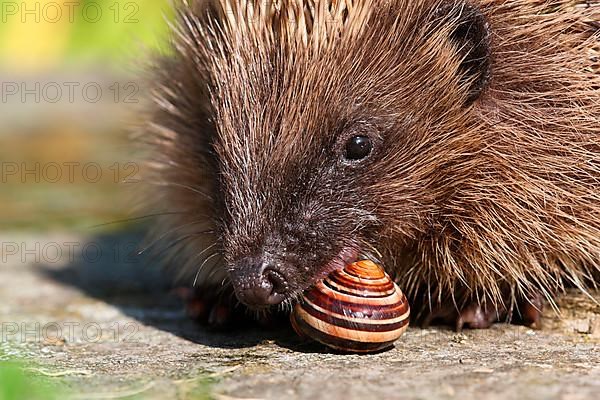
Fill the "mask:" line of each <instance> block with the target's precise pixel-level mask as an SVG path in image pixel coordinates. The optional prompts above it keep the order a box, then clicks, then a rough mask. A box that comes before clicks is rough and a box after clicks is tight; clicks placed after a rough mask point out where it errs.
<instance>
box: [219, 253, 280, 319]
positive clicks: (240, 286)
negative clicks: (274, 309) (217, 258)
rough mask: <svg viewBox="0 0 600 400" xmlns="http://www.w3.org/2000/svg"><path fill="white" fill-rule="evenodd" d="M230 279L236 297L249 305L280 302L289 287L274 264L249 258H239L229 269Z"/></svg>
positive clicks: (268, 304)
mask: <svg viewBox="0 0 600 400" xmlns="http://www.w3.org/2000/svg"><path fill="white" fill-rule="evenodd" d="M231 280H232V282H233V287H234V289H235V294H236V295H237V297H238V299H239V300H240V301H241V302H242V303H244V304H246V305H247V306H250V307H265V306H270V305H274V304H279V303H281V302H282V301H283V300H284V299H285V296H286V293H287V291H288V287H289V285H288V282H287V280H286V278H285V276H284V275H283V274H282V273H281V271H280V269H279V268H277V267H276V266H275V265H273V264H272V263H269V262H264V261H260V262H256V260H251V259H244V260H241V261H240V262H238V263H237V265H236V266H234V267H233V268H232V269H231Z"/></svg>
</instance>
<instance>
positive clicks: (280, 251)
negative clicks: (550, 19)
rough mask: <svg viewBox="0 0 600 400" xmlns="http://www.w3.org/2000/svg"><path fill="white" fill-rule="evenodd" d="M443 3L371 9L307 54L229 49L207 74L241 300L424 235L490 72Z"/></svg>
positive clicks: (475, 38)
mask: <svg viewBox="0 0 600 400" xmlns="http://www.w3.org/2000/svg"><path fill="white" fill-rule="evenodd" d="M430 3H431V4H430ZM432 4H433V5H434V6H435V7H436V8H435V9H431V7H433V6H432ZM439 4H441V3H439V2H437V1H431V2H427V1H424V2H423V4H418V5H415V7H416V8H417V9H418V8H419V7H421V8H422V10H417V11H420V12H415V13H414V15H413V14H410V13H409V15H407V17H406V18H407V19H408V18H410V20H407V21H400V22H398V21H396V19H395V18H396V15H397V10H396V9H394V8H393V7H392V8H390V9H387V10H383V9H382V10H378V11H377V13H380V15H374V14H375V11H373V16H372V19H371V20H370V21H371V22H368V23H367V22H364V21H363V23H365V24H366V25H365V28H364V29H363V30H362V31H361V32H359V33H355V36H353V37H352V38H350V39H348V40H343V36H342V39H339V40H340V43H339V44H337V45H333V44H329V45H327V46H325V48H324V49H323V50H322V51H320V52H318V53H316V54H311V53H310V51H309V50H308V48H304V49H303V48H300V47H295V48H293V49H292V50H290V49H287V50H286V51H274V50H273V49H272V48H267V49H263V48H259V47H257V46H256V45H255V44H253V43H254V42H253V41H248V42H247V43H239V42H236V43H234V44H231V45H230V47H232V48H235V51H234V52H232V53H235V57H233V58H232V59H227V60H223V61H222V65H219V66H218V68H216V69H215V71H216V72H215V73H217V74H221V75H218V77H217V78H216V79H215V80H216V81H217V83H216V85H215V89H214V93H215V94H214V97H213V107H214V109H215V114H216V115H215V120H216V122H217V126H218V127H219V128H218V134H217V137H216V139H215V143H214V145H215V152H216V155H217V168H218V170H219V185H218V186H219V188H220V196H221V199H222V202H221V203H222V205H223V208H222V224H221V235H222V241H223V250H224V256H225V261H226V264H227V267H228V271H229V274H230V278H231V281H232V283H233V286H234V288H235V291H236V294H237V296H238V298H239V300H240V301H242V302H243V303H245V304H247V305H249V306H252V307H257V308H258V307H263V306H268V305H273V304H278V303H281V302H282V301H284V300H287V299H293V298H294V297H295V296H297V295H299V294H300V293H301V292H302V291H303V290H305V289H307V288H308V287H310V286H311V285H312V284H314V283H315V281H316V280H317V279H319V278H322V277H323V276H325V275H326V274H328V273H330V272H331V271H332V270H335V269H338V268H340V267H342V266H343V265H344V264H345V263H348V262H351V261H354V260H356V259H357V258H359V257H370V258H373V257H376V256H377V253H378V252H377V248H378V246H379V244H380V243H381V242H382V241H383V239H384V238H388V239H389V238H396V239H395V240H397V241H398V242H399V244H402V243H403V242H404V243H409V242H410V240H412V239H414V238H415V237H417V236H418V234H419V232H422V231H423V230H425V229H427V224H428V223H429V222H430V221H431V215H432V214H433V213H435V210H436V205H437V204H438V203H439V202H440V201H443V199H444V196H446V195H447V191H448V190H451V189H448V188H447V187H444V185H440V181H443V180H445V179H451V178H450V177H447V176H446V177H444V171H445V170H444V168H446V167H447V165H448V164H452V163H453V162H454V157H457V158H458V157H460V156H461V153H465V151H466V152H468V149H465V147H464V146H465V145H464V143H463V144H462V147H461V148H460V149H459V150H456V151H454V153H453V150H452V149H453V146H455V143H454V142H453V137H455V136H456V135H457V134H458V133H459V132H461V130H462V131H464V130H465V129H466V126H467V124H468V121H467V120H468V116H469V109H470V108H471V107H472V103H473V101H475V100H476V99H477V97H478V96H479V94H480V93H481V91H482V90H483V87H484V86H485V82H486V81H487V78H488V75H489V74H488V73H489V59H488V58H489V52H488V30H487V25H486V23H485V19H484V18H483V17H482V15H481V14H480V13H479V12H478V11H476V10H473V9H472V8H469V7H466V6H464V5H462V6H461V5H460V4H457V5H456V6H452V7H441V6H440V5H439ZM400 6H401V5H399V7H400ZM411 6H412V3H411ZM415 32H419V33H415ZM432 32H434V34H432ZM435 32H439V34H435ZM274 46H277V45H274ZM286 52H287V53H286ZM294 52H295V53H294ZM290 57H291V58H293V60H294V62H290ZM434 155H435V157H432V156H434ZM220 217H221V216H220Z"/></svg>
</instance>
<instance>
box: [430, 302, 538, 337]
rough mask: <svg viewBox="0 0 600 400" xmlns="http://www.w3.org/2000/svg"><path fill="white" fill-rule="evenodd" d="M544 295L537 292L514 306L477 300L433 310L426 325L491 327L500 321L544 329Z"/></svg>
mask: <svg viewBox="0 0 600 400" xmlns="http://www.w3.org/2000/svg"><path fill="white" fill-rule="evenodd" d="M542 310H543V298H542V296H541V295H540V294H539V293H536V294H534V295H532V296H529V297H527V298H520V299H518V300H517V301H516V302H515V306H514V307H505V306H502V305H498V306H493V305H491V304H481V303H479V302H473V303H470V304H468V305H467V306H465V307H463V308H461V309H457V308H456V307H455V306H454V305H451V306H448V307H440V308H437V309H436V310H433V311H431V312H430V313H429V315H428V316H427V317H426V318H425V320H424V325H426V326H427V325H430V324H432V323H436V322H439V323H442V324H445V325H453V326H454V327H455V329H456V330H457V331H461V330H463V329H464V328H468V329H487V328H489V327H491V326H492V325H493V324H494V323H496V322H510V323H513V324H519V325H525V326H527V327H530V328H533V329H540V328H541V318H542Z"/></svg>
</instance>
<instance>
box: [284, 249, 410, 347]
mask: <svg viewBox="0 0 600 400" xmlns="http://www.w3.org/2000/svg"><path fill="white" fill-rule="evenodd" d="M409 314H410V309H409V305H408V301H407V299H406V296H405V295H404V294H403V293H402V291H401V290H400V288H398V285H396V284H395V283H394V282H393V281H392V280H391V279H390V277H389V276H388V275H387V274H386V273H385V271H384V270H383V268H381V267H380V266H378V265H377V264H375V263H373V262H372V261H368V260H365V261H358V262H355V263H353V264H349V265H346V267H345V268H344V269H341V270H338V271H335V272H333V273H332V274H330V275H329V276H328V277H327V278H325V279H324V280H322V281H320V282H318V283H317V284H316V285H315V287H314V288H312V289H311V290H309V291H308V292H306V293H305V294H304V298H303V300H302V301H301V302H299V303H298V304H296V306H295V308H294V311H293V312H292V315H291V322H292V326H293V327H294V330H295V331H296V332H297V333H298V334H299V335H300V336H308V337H309V338H312V339H314V340H316V341H318V342H321V343H323V344H325V345H327V346H329V347H332V348H334V349H338V350H343V351H351V352H373V351H378V350H382V349H385V348H387V347H390V346H391V345H392V344H393V343H394V342H395V341H396V340H397V339H398V338H399V337H400V336H401V335H402V334H403V333H404V331H406V329H407V328H408V317H409Z"/></svg>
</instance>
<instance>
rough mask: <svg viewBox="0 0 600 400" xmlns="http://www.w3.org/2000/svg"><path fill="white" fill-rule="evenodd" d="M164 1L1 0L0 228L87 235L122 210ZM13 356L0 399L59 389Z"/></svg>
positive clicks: (135, 165) (132, 179)
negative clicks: (133, 137)
mask: <svg viewBox="0 0 600 400" xmlns="http://www.w3.org/2000/svg"><path fill="white" fill-rule="evenodd" d="M169 10H170V7H169V3H168V1H167V0H133V1H132V0H124V1H115V0H106V1H102V0H96V1H87V0H86V1H72V0H57V1H49V0H19V1H1V2H0V90H1V93H0V103H1V104H0V235H2V236H3V237H4V238H7V237H8V238H11V237H12V236H13V234H14V233H15V232H17V231H25V232H27V233H31V234H32V235H36V234H38V233H43V234H48V233H50V232H69V233H72V232H75V233H81V234H85V235H96V234H100V233H101V232H103V231H106V230H116V229H120V228H122V226H121V225H118V224H112V223H111V222H113V221H116V220H120V219H125V218H128V217H130V216H131V214H132V210H133V209H134V207H133V204H132V203H133V202H134V201H135V196H133V195H132V194H131V193H135V192H136V190H135V189H136V185H138V183H137V179H138V178H139V175H140V174H141V171H142V169H143V167H142V163H141V162H140V160H141V159H142V155H141V154H140V153H139V152H138V151H136V150H135V148H134V147H133V146H132V145H131V143H130V142H129V139H128V137H129V135H130V133H131V129H132V128H135V127H136V126H139V125H140V123H141V122H143V121H141V118H142V117H141V113H140V109H143V107H144V102H145V99H144V94H145V90H144V82H143V81H142V80H141V78H140V77H141V76H142V72H143V69H144V68H145V66H146V63H145V60H147V59H148V57H149V56H150V54H151V53H153V52H156V51H160V50H161V49H162V48H164V43H165V41H166V37H165V35H166V32H167V23H166V21H167V20H168V19H170V18H171V13H170V11H169ZM71 88H72V89H71ZM98 88H100V89H101V94H98V93H96V91H97V89H98ZM98 225H101V226H100V227H98ZM11 359H12V357H6V356H5V355H3V354H2V352H0V400H9V399H10V400H12V399H20V398H31V399H34V398H35V399H38V398H39V399H50V398H55V397H56V396H57V395H58V393H59V392H60V391H61V390H59V389H58V388H57V387H60V386H61V383H60V381H56V380H54V381H52V385H48V384H47V382H45V381H44V380H43V379H42V380H40V378H39V377H35V376H31V374H28V373H24V372H23V371H24V370H26V369H25V368H21V366H22V365H23V364H21V363H25V362H27V364H29V361H25V360H22V361H21V362H19V363H18V364H15V363H13V362H12V361H10V362H8V361H7V360H11ZM24 396H25V397H24Z"/></svg>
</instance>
